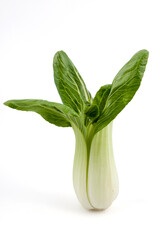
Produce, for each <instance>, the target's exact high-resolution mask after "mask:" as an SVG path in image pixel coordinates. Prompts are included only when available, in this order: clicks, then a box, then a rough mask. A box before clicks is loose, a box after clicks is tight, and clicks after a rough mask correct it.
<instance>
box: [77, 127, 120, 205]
mask: <svg viewBox="0 0 160 240" xmlns="http://www.w3.org/2000/svg"><path fill="white" fill-rule="evenodd" d="M73 129H74V132H75V137H76V147H75V157H74V166H73V184H74V189H75V192H76V195H77V197H78V199H79V201H80V202H81V204H82V205H83V206H84V207H85V208H87V209H99V210H102V209H106V208H108V207H109V206H110V205H111V203H112V202H113V200H114V199H115V198H116V196H117V194H118V176H117V171H116V166H115V162H114V157H113V148H112V123H110V124H109V125H108V126H107V127H105V128H103V129H102V130H101V131H99V132H98V133H97V134H96V135H95V136H94V137H93V138H91V139H90V137H89V136H87V137H86V138H85V137H84V135H83V134H82V133H81V131H80V130H79V129H78V128H76V127H73ZM88 134H89V133H88Z"/></svg>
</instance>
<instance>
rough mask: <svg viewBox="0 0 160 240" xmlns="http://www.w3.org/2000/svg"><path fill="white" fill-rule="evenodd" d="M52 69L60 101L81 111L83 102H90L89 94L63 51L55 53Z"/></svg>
mask: <svg viewBox="0 0 160 240" xmlns="http://www.w3.org/2000/svg"><path fill="white" fill-rule="evenodd" d="M53 69H54V81H55V84H56V87H57V90H58V92H59V95H60V97H61V99H62V102H63V103H64V104H65V105H67V106H69V107H70V108H72V109H74V110H75V111H76V112H82V111H83V109H84V106H85V102H91V94H90V93H89V91H88V90H87V88H86V85H85V83H84V81H83V79H82V77H81V76H80V74H79V73H78V71H77V69H76V67H75V66H74V65H73V63H72V61H71V60H70V59H69V57H68V56H67V54H66V53H65V52H63V51H59V52H57V53H56V54H55V56H54V60H53Z"/></svg>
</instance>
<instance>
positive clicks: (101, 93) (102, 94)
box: [92, 84, 112, 114]
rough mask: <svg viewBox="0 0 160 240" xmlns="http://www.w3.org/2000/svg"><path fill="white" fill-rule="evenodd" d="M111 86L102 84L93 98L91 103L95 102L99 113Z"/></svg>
mask: <svg viewBox="0 0 160 240" xmlns="http://www.w3.org/2000/svg"><path fill="white" fill-rule="evenodd" d="M111 86H112V85H111V84H107V85H104V86H102V87H101V88H100V89H99V90H98V92H97V93H96V95H95V97H94V98H93V103H92V104H96V105H97V106H98V107H99V114H101V113H102V111H103V109H104V108H105V106H106V104H107V99H108V96H109V93H110V90H111Z"/></svg>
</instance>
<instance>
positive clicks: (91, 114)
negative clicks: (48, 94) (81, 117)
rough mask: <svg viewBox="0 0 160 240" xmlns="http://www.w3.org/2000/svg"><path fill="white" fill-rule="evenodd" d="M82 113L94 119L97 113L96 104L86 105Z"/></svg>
mask: <svg viewBox="0 0 160 240" xmlns="http://www.w3.org/2000/svg"><path fill="white" fill-rule="evenodd" d="M84 113H85V115H86V116H87V117H89V118H90V119H95V118H96V117H97V116H98V115H99V109H98V106H97V105H96V104H92V105H91V106H89V107H86V109H85V112H84Z"/></svg>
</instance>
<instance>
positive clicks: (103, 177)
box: [4, 50, 149, 210]
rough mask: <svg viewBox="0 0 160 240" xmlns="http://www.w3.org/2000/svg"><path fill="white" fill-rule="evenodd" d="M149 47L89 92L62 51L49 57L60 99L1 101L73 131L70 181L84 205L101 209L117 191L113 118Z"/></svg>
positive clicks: (131, 91)
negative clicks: (94, 92) (93, 95)
mask: <svg viewBox="0 0 160 240" xmlns="http://www.w3.org/2000/svg"><path fill="white" fill-rule="evenodd" d="M148 54H149V53H148V51H147V50H141V51H139V52H137V53H136V54H135V55H134V56H133V57H132V58H131V59H130V60H129V61H128V62H127V63H126V64H125V65H124V66H123V67H122V69H121V70H120V71H119V72H118V74H117V75H116V76H115V78H114V80H113V82H112V84H107V85H104V86H102V87H101V88H100V89H99V90H98V91H97V93H96V95H95V97H94V98H92V96H91V94H90V92H89V91H88V89H87V87H86V85H85V83H84V81H83V79H82V77H81V75H80V74H79V72H78V71H77V69H76V67H75V66H74V64H73V63H72V61H71V60H70V59H69V57H68V56H67V54H66V53H65V52H63V51H59V52H57V53H56V54H55V56H54V60H53V69H54V81H55V85H56V87H57V90H58V92H59V95H60V97H61V99H62V102H63V104H61V103H56V102H49V101H45V100H36V99H25V100H9V101H7V102H5V103H4V104H5V105H7V106H9V107H11V108H14V109H17V110H22V111H33V112H36V113H38V114H40V115H41V116H42V117H43V118H44V119H45V120H46V121H48V122H50V123H52V124H55V125H56V126H59V127H72V128H73V131H74V133H75V140H76V145H75V156H74V166H73V185H74V189H75V192H76V195H77V197H78V199H79V201H80V202H81V204H82V205H83V207H85V208H87V209H98V210H102V209H106V208H108V207H109V206H110V205H111V203H112V202H113V200H114V199H115V198H116V197H117V195H118V176H117V170H116V166H115V162H114V156H113V147H112V124H113V120H114V119H115V117H116V116H117V115H118V114H119V113H120V112H121V111H122V110H123V108H124V107H125V106H126V105H127V104H128V103H129V102H130V101H131V99H132V98H133V96H134V95H135V93H136V91H137V90H138V88H139V86H140V84H141V80H142V77H143V74H144V71H145V68H146V64H147V60H148Z"/></svg>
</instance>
